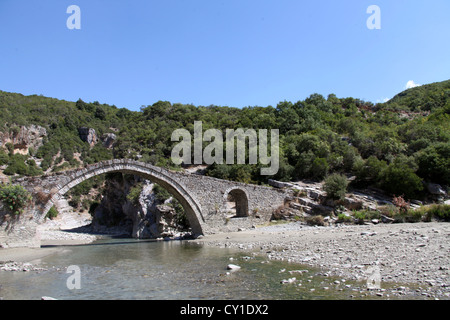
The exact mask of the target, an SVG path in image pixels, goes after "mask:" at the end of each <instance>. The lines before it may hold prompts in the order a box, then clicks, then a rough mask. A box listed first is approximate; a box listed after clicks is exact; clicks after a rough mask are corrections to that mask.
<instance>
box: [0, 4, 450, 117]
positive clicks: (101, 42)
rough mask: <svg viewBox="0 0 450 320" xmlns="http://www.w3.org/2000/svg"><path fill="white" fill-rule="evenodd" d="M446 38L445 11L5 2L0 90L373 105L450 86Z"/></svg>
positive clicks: (225, 102) (136, 104) (104, 99)
mask: <svg viewBox="0 0 450 320" xmlns="http://www.w3.org/2000/svg"><path fill="white" fill-rule="evenodd" d="M70 5H78V6H79V7H80V10H81V29H80V30H70V29H68V28H67V26H66V21H67V19H68V18H69V16H70V14H67V13H66V10H67V8H68V7H69V6H70ZM370 5H377V6H379V8H380V9H381V29H380V30H369V29H368V28H367V26H366V21H367V19H368V18H369V17H370V14H368V13H367V12H366V10H367V8H368V7H369V6H370ZM449 31H450V1H448V0H429V1H424V0H370V1H366V0H339V1H337V0H316V1H301V0H277V1H274V0H257V1H254V0H164V1H162V0H161V1H151V0H142V1H141V0H132V1H119V0H69V1H66V0H39V1H36V0H33V1H30V0H0V90H3V91H9V92H19V93H22V94H25V95H29V94H42V95H44V96H49V97H55V98H59V99H65V100H69V101H76V100H77V99H78V98H82V99H83V100H84V101H88V102H92V101H99V102H100V103H109V104H115V105H116V106H118V107H126V108H128V109H131V110H139V108H140V107H141V105H150V104H153V103H154V102H156V101H158V100H168V101H171V102H172V103H176V102H179V103H192V104H194V105H197V106H198V105H205V106H207V105H210V104H214V105H222V106H232V107H245V106H255V105H259V106H268V105H272V106H276V104H277V103H278V102H280V101H283V100H288V101H293V102H296V101H298V100H304V99H305V98H306V97H308V96H309V95H310V94H312V93H320V94H323V95H324V96H325V97H326V96H327V95H328V94H330V93H334V94H336V95H337V96H338V97H349V96H352V97H355V98H360V99H363V100H367V101H372V102H380V101H383V100H384V99H387V98H391V97H392V96H394V95H395V94H397V93H398V92H400V91H402V90H404V89H405V86H406V84H407V82H408V81H413V82H412V83H414V84H426V83H432V82H437V81H443V80H447V79H450V41H449V40H450V39H449V37H450V33H449ZM410 83H411V82H410Z"/></svg>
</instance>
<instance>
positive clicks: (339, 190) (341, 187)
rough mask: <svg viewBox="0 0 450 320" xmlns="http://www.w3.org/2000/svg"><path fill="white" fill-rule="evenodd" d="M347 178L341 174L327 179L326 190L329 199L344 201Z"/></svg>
mask: <svg viewBox="0 0 450 320" xmlns="http://www.w3.org/2000/svg"><path fill="white" fill-rule="evenodd" d="M347 186H348V181H347V178H346V177H345V176H343V175H341V174H338V173H334V174H332V175H330V176H328V177H326V178H325V183H324V186H323V188H324V190H325V192H326V193H327V197H329V198H331V199H335V200H343V199H344V198H345V193H346V191H347Z"/></svg>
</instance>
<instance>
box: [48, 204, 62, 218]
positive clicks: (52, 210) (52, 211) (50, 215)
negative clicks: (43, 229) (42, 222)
mask: <svg viewBox="0 0 450 320" xmlns="http://www.w3.org/2000/svg"><path fill="white" fill-rule="evenodd" d="M58 214H59V213H58V210H57V209H56V208H55V206H53V207H51V208H50V210H48V212H47V215H46V216H45V218H46V219H50V220H53V219H54V218H56V217H57V216H58Z"/></svg>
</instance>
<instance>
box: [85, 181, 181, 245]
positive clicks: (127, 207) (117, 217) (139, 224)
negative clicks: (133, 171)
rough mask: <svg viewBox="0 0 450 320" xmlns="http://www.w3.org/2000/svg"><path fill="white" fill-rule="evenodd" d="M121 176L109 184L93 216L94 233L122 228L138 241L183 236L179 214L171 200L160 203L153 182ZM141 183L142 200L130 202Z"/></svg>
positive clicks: (127, 234) (124, 232) (140, 195)
mask: <svg viewBox="0 0 450 320" xmlns="http://www.w3.org/2000/svg"><path fill="white" fill-rule="evenodd" d="M120 176H121V175H118V176H117V177H115V178H114V179H110V180H109V181H108V182H107V186H106V192H105V194H104V197H103V199H102V202H101V204H100V205H99V206H98V207H97V208H96V210H95V214H94V220H93V229H94V230H95V231H97V232H104V231H106V230H107V229H108V228H109V229H111V228H112V229H116V231H117V229H119V230H121V231H122V233H123V234H124V235H126V236H130V237H133V238H137V239H157V238H173V237H181V236H183V235H184V233H183V232H181V230H180V229H179V227H178V225H177V221H176V216H177V213H176V212H175V209H174V208H173V207H171V206H170V205H169V204H170V201H171V200H170V199H169V200H167V201H166V202H165V203H161V202H160V201H159V200H158V199H157V197H156V196H155V194H154V192H153V187H154V184H153V183H151V182H150V181H148V180H142V179H141V178H139V177H134V176H133V177H126V178H121V177H120ZM138 184H140V185H142V190H141V192H140V194H139V197H138V199H136V200H135V201H130V200H129V199H127V197H126V195H127V194H128V193H129V192H130V190H131V189H132V188H133V187H136V186H137V185H138Z"/></svg>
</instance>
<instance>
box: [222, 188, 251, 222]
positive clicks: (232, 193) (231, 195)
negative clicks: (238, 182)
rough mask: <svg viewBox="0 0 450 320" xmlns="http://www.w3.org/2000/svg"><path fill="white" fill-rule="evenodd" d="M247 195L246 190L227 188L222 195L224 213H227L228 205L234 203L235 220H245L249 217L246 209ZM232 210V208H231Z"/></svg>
mask: <svg viewBox="0 0 450 320" xmlns="http://www.w3.org/2000/svg"><path fill="white" fill-rule="evenodd" d="M248 199H249V195H248V192H247V190H245V189H244V188H240V187H233V188H229V189H227V190H226V191H225V193H224V195H223V200H224V207H225V210H226V211H229V210H230V208H229V204H230V203H234V210H235V212H236V215H235V217H236V218H245V217H248V216H249V208H248ZM231 209H233V208H231Z"/></svg>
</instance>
